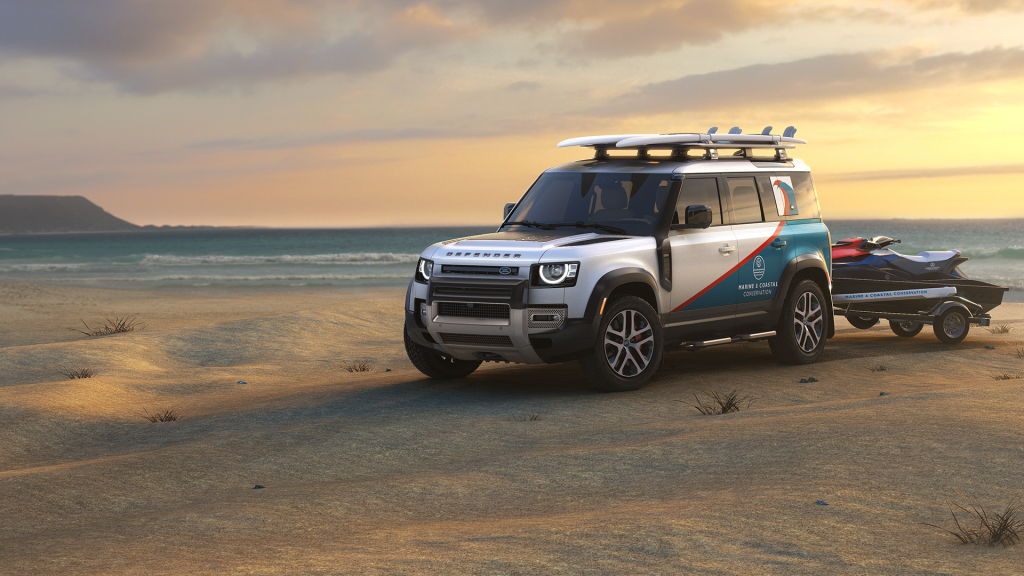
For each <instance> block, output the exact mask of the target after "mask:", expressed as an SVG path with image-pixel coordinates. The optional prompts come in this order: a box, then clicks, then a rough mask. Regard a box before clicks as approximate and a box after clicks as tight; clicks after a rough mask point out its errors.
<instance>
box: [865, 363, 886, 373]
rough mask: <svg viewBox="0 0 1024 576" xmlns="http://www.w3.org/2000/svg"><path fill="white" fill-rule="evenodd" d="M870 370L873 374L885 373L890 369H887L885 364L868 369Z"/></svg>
mask: <svg viewBox="0 0 1024 576" xmlns="http://www.w3.org/2000/svg"><path fill="white" fill-rule="evenodd" d="M868 370H871V371H872V372H885V371H886V370H888V368H886V367H885V364H879V365H878V366H872V367H870V368H868Z"/></svg>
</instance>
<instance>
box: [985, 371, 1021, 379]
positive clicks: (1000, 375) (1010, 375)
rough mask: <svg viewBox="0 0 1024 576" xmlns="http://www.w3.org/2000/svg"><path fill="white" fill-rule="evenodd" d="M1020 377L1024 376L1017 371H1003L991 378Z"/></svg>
mask: <svg viewBox="0 0 1024 576" xmlns="http://www.w3.org/2000/svg"><path fill="white" fill-rule="evenodd" d="M1022 378H1024V374H1020V373H1018V372H1003V373H1002V374H996V375H995V376H993V377H992V379H993V380H1020V379H1022Z"/></svg>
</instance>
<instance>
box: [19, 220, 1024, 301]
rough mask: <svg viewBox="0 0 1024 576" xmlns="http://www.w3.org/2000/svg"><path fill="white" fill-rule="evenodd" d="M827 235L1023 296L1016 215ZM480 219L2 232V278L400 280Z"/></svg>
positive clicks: (850, 223) (872, 225) (221, 284)
mask: <svg viewBox="0 0 1024 576" xmlns="http://www.w3.org/2000/svg"><path fill="white" fill-rule="evenodd" d="M826 223H827V224H828V227H829V229H830V230H831V232H832V239H833V241H835V240H840V239H842V238H848V237H854V236H877V235H884V236H890V237H893V238H900V239H901V240H902V241H903V242H902V244H899V245H897V246H895V248H896V250H897V251H898V252H903V253H906V254H917V253H918V252H921V251H923V250H948V249H953V248H955V249H958V250H960V251H962V252H963V253H964V255H965V256H968V257H969V258H970V261H968V262H967V263H965V264H964V265H963V266H962V267H961V268H962V269H963V270H964V271H965V272H966V273H967V274H968V275H969V276H970V277H972V278H976V279H978V280H983V281H986V282H992V283H995V284H999V285H1002V286H1008V287H1010V288H1011V289H1012V290H1011V292H1010V293H1008V294H1007V298H1006V300H1007V301H1017V302H1020V301H1024V220H1020V219H1005V220H826ZM494 228H495V227H494V226H487V227H458V228H456V227H438V228H374V229H369V228H367V229H330V230H316V229H296V230H285V229H192V230H187V229H186V230H157V231H144V232H116V233H89V234H35V235H15V236H0V282H33V283H56V284H74V285H87V286H115V287H125V286H128V287H131V286H137V287H145V288H174V287H179V288H185V287H195V286H205V287H212V288H231V287H240V286H241V287H265V286H266V287H291V286H325V287H337V288H349V287H363V288H365V287H402V286H405V285H406V284H407V283H408V281H409V278H410V277H411V275H412V273H413V268H414V267H415V265H416V260H417V258H418V255H419V253H420V252H421V251H422V250H423V249H424V248H425V247H427V246H429V245H430V244H432V243H434V242H437V241H440V240H447V239H450V238H457V237H460V236H469V235H473V234H483V233H487V232H492V231H494Z"/></svg>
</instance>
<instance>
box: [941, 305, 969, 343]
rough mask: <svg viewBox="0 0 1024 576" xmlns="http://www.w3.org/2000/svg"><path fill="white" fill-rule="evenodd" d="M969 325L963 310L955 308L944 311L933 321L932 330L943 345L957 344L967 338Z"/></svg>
mask: <svg viewBox="0 0 1024 576" xmlns="http://www.w3.org/2000/svg"><path fill="white" fill-rule="evenodd" d="M970 328H971V325H970V323H968V322H967V313H966V312H965V311H964V309H963V308H960V307H956V308H950V309H949V310H946V311H945V312H943V313H942V314H939V317H938V318H936V319H935V323H934V324H932V330H934V331H935V337H936V338H938V339H939V342H942V343H943V344H959V343H961V342H963V341H964V338H967V332H968V331H969V330H970Z"/></svg>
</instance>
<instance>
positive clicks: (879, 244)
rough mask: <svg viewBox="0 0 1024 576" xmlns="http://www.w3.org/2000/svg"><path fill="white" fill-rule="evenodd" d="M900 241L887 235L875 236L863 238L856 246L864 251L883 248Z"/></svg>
mask: <svg viewBox="0 0 1024 576" xmlns="http://www.w3.org/2000/svg"><path fill="white" fill-rule="evenodd" d="M900 243H901V242H900V240H899V239H898V238H895V239H894V238H889V237H888V236H875V237H874V238H870V239H867V240H864V241H863V242H861V243H860V246H858V247H857V248H858V249H859V250H863V251H865V252H870V251H872V250H880V249H882V248H885V247H886V246H889V245H892V244H900Z"/></svg>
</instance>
